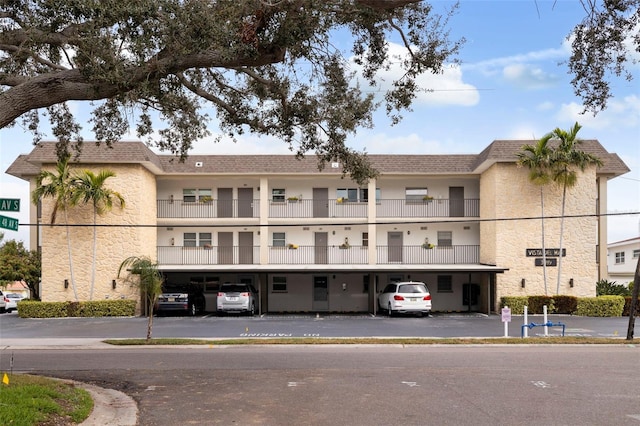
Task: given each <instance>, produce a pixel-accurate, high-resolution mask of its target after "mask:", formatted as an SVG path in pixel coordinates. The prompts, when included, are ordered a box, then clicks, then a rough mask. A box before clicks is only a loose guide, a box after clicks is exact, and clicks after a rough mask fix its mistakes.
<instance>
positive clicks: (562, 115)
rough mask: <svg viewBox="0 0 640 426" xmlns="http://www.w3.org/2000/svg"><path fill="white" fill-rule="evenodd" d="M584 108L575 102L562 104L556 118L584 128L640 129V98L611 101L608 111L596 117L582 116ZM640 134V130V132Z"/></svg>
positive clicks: (587, 114)
mask: <svg viewBox="0 0 640 426" xmlns="http://www.w3.org/2000/svg"><path fill="white" fill-rule="evenodd" d="M583 109H584V107H583V106H582V105H579V104H577V103H575V102H571V103H568V104H562V106H561V107H560V110H559V111H558V113H557V114H556V118H557V119H558V120H561V121H566V122H572V123H573V122H576V121H577V122H578V123H580V124H581V125H582V126H583V127H590V128H593V129H599V130H602V129H611V128H614V127H625V128H631V129H633V128H638V127H640V97H638V96H636V95H629V96H626V97H624V98H621V99H615V98H614V99H611V100H610V101H609V102H608V104H607V109H605V110H603V111H601V112H599V113H598V114H597V115H596V116H594V115H593V114H591V113H586V114H582V110H583ZM639 132H640V130H639Z"/></svg>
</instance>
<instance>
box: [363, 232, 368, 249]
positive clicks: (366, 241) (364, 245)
mask: <svg viewBox="0 0 640 426" xmlns="http://www.w3.org/2000/svg"><path fill="white" fill-rule="evenodd" d="M362 247H369V233H368V232H363V233H362Z"/></svg>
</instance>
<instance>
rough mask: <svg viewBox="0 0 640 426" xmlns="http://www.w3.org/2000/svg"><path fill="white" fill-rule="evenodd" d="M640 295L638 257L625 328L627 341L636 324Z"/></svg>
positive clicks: (631, 338) (639, 264) (639, 263)
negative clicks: (627, 321) (627, 326)
mask: <svg viewBox="0 0 640 426" xmlns="http://www.w3.org/2000/svg"><path fill="white" fill-rule="evenodd" d="M639 294H640V257H638V263H637V264H636V273H635V275H634V277H633V291H632V292H631V303H630V304H629V328H627V340H633V329H634V327H635V322H636V309H637V307H638V295H639Z"/></svg>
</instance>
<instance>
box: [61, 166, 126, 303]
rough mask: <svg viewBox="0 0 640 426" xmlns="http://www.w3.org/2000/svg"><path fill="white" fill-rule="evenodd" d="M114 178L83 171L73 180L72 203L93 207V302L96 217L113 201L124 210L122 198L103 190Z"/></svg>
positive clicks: (104, 211) (111, 175)
mask: <svg viewBox="0 0 640 426" xmlns="http://www.w3.org/2000/svg"><path fill="white" fill-rule="evenodd" d="M113 176H115V173H114V172H112V171H111V170H101V171H100V172H99V173H98V174H97V175H96V174H95V173H93V172H92V171H91V170H83V171H82V172H81V173H79V174H78V175H76V176H75V177H74V178H73V183H74V185H73V192H72V194H71V200H72V203H73V204H74V205H75V204H79V203H83V204H91V205H92V206H93V259H92V262H91V289H90V291H89V300H93V288H94V286H95V282H96V252H97V248H98V243H97V226H96V224H97V217H98V215H103V214H105V213H107V212H108V211H111V209H112V208H113V203H114V201H115V202H117V203H118V204H119V205H120V208H121V209H123V208H124V198H123V197H122V195H120V193H118V192H116V191H113V190H111V189H109V188H105V186H104V183H105V181H106V180H107V179H109V178H110V177H113Z"/></svg>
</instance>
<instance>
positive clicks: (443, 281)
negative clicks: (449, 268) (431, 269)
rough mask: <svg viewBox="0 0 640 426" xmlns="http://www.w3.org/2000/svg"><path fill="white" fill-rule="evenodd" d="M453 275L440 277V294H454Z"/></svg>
mask: <svg viewBox="0 0 640 426" xmlns="http://www.w3.org/2000/svg"><path fill="white" fill-rule="evenodd" d="M452 283H453V280H452V278H451V275H438V293H453V284H452Z"/></svg>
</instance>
